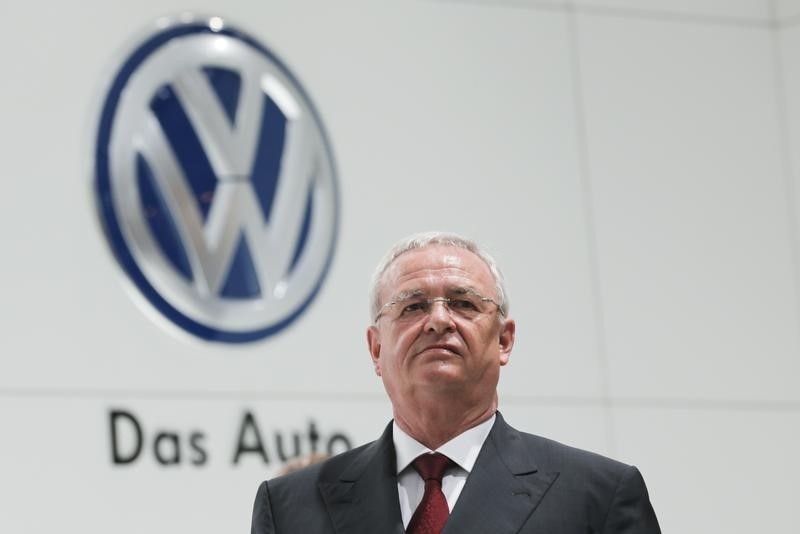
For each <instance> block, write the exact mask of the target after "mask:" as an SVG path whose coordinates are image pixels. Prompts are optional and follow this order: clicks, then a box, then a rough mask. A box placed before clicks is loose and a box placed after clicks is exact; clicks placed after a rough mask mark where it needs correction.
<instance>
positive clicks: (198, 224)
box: [94, 17, 338, 342]
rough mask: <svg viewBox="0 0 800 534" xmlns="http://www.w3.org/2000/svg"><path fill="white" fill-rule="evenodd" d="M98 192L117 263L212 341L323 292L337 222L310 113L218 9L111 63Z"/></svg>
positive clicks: (326, 164) (319, 133) (171, 315)
mask: <svg viewBox="0 0 800 534" xmlns="http://www.w3.org/2000/svg"><path fill="white" fill-rule="evenodd" d="M96 140H97V141H96V142H97V145H96V147H95V184H94V186H95V193H96V195H97V202H98V209H99V212H100V219H101V221H102V224H103V227H104V229H105V232H106V235H107V237H108V241H109V243H110V245H111V248H112V250H113V252H114V255H115V256H116V258H117V260H118V262H119V264H120V265H121V266H122V268H123V270H124V272H125V273H126V274H127V276H128V277H129V278H130V280H131V281H132V282H133V284H134V285H135V286H136V288H137V289H138V291H139V292H141V294H142V295H143V296H144V297H145V298H146V299H147V301H149V302H150V303H151V304H152V305H153V306H154V307H155V308H156V309H157V310H158V311H159V312H160V313H161V314H162V315H163V316H164V317H166V318H168V319H169V320H170V321H172V322H173V323H174V324H176V325H178V326H179V327H180V328H182V329H184V330H186V331H188V332H190V333H192V334H194V335H196V336H198V337H200V338H203V339H207V340H215V341H224V342H246V341H253V340H257V339H261V338H263V337H265V336H269V335H271V334H274V333H276V332H278V331H280V330H281V329H283V328H285V327H286V326H287V325H289V324H290V323H291V322H292V321H294V320H295V319H296V318H297V317H298V316H299V315H300V314H302V313H303V311H304V310H305V309H306V308H307V307H308V305H309V304H310V303H311V301H312V300H313V298H314V296H315V295H316V293H317V292H318V291H319V289H320V286H321V284H322V281H323V279H324V277H325V274H326V272H327V270H328V267H329V265H330V262H331V258H332V255H333V249H334V242H335V237H336V228H337V221H338V199H337V185H336V171H335V166H334V161H333V154H332V151H331V147H330V144H329V142H328V140H327V137H326V135H325V131H324V128H323V126H322V122H321V120H320V117H319V115H318V114H317V112H316V111H315V109H314V106H313V104H312V102H311V100H310V99H309V97H308V95H307V94H306V92H305V91H304V90H303V88H302V87H301V85H300V83H299V82H298V81H297V78H296V77H295V76H294V75H293V74H292V73H291V72H290V71H289V69H288V68H287V67H286V66H285V65H284V64H283V63H282V62H281V61H280V60H279V59H278V57H277V56H276V55H275V54H274V53H272V52H271V51H270V50H269V49H267V48H266V47H265V46H264V45H262V44H261V43H259V42H258V41H256V40H255V39H254V38H252V37H251V36H249V35H247V34H245V33H243V32H241V31H239V30H237V29H235V28H233V27H231V26H229V25H228V24H227V22H226V21H223V20H222V19H219V18H216V17H213V18H209V19H203V20H199V19H196V20H189V21H187V20H186V19H184V20H183V21H182V22H179V23H169V24H164V25H162V27H161V29H160V30H158V31H157V32H155V33H152V34H150V35H149V36H148V37H147V38H145V39H144V40H143V41H141V42H140V43H139V44H138V45H137V46H136V47H135V48H134V50H133V52H132V53H130V55H129V56H128V57H127V58H126V59H125V60H124V62H123V63H122V66H121V67H120V68H119V69H118V71H117V72H116V75H115V76H114V78H113V81H112V83H111V85H110V88H109V90H108V93H107V96H106V98H105V101H104V103H103V107H102V110H101V113H100V121H99V125H98V130H97V138H96Z"/></svg>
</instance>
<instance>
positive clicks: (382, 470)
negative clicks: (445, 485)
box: [319, 423, 403, 534]
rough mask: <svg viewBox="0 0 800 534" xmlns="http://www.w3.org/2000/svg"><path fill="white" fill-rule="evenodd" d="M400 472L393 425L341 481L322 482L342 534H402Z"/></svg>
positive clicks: (331, 512) (346, 471)
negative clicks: (398, 493)
mask: <svg viewBox="0 0 800 534" xmlns="http://www.w3.org/2000/svg"><path fill="white" fill-rule="evenodd" d="M396 471H397V465H396V461H395V454H394V445H393V444H392V426H391V423H390V424H389V426H387V428H386V430H385V431H384V433H383V435H382V436H381V437H380V439H378V441H375V442H374V443H372V444H371V445H370V446H368V447H367V448H365V449H364V450H363V451H362V452H361V453H360V454H359V455H358V456H357V457H356V458H355V460H353V462H352V463H351V464H350V465H349V466H347V467H346V468H345V469H344V470H343V471H342V473H341V474H340V475H339V477H338V480H336V481H332V482H320V483H319V489H320V492H321V493H322V496H323V499H324V500H325V505H326V506H327V508H328V514H329V515H330V517H331V521H332V522H333V525H334V529H335V530H336V532H337V533H338V534H348V533H356V532H381V533H387V534H395V533H397V534H402V532H403V522H402V519H401V516H400V500H399V497H398V496H397V474H396Z"/></svg>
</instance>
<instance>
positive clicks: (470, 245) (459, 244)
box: [369, 232, 509, 319]
mask: <svg viewBox="0 0 800 534" xmlns="http://www.w3.org/2000/svg"><path fill="white" fill-rule="evenodd" d="M434 245H443V246H446V247H456V248H463V249H465V250H468V251H470V252H472V253H473V254H475V255H476V256H478V257H479V258H480V259H482V260H483V262H484V263H485V264H486V266H487V267H489V271H490V272H491V273H492V278H494V285H495V292H496V293H497V295H496V298H497V304H498V306H499V307H500V312H501V313H502V314H503V315H504V316H508V307H509V304H508V297H507V295H506V286H505V280H504V279H503V273H501V272H500V268H499V267H498V266H497V262H496V261H494V258H493V257H492V256H491V255H490V254H489V253H488V252H486V251H485V250H483V249H482V248H481V247H480V246H479V245H478V244H477V243H476V242H474V241H472V240H471V239H467V238H465V237H461V236H460V235H458V234H450V233H446V232H423V233H420V234H414V235H410V236H408V237H406V238H404V239H401V240H400V241H398V242H397V243H396V244H395V245H394V246H393V247H392V248H391V249H389V252H387V253H386V255H385V256H384V257H383V259H382V260H381V261H380V263H378V267H377V268H376V269H375V273H374V274H373V275H372V283H371V284H370V288H369V301H370V308H371V310H370V311H371V314H370V319H374V318H375V317H376V316H377V315H378V312H379V311H380V307H381V304H380V302H378V298H379V296H380V290H381V286H382V285H383V276H384V274H385V273H386V270H387V269H388V268H389V266H390V265H391V264H392V263H394V260H396V259H397V258H398V257H399V256H402V255H403V254H405V253H406V252H408V251H410V250H417V249H422V248H427V247H430V246H434Z"/></svg>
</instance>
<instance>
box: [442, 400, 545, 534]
mask: <svg viewBox="0 0 800 534" xmlns="http://www.w3.org/2000/svg"><path fill="white" fill-rule="evenodd" d="M556 478H558V473H542V472H540V471H539V470H538V468H537V467H536V464H535V463H534V461H533V458H532V455H531V451H529V450H527V449H526V448H525V446H524V445H523V443H522V439H521V436H520V434H519V432H517V431H516V430H514V429H513V428H511V427H510V426H509V425H508V424H507V423H506V422H505V421H504V420H503V418H502V416H501V415H500V413H499V412H498V413H497V420H496V421H495V424H494V427H493V428H492V430H491V432H490V433H489V436H488V437H487V438H486V442H485V443H484V444H483V448H482V449H481V452H480V454H479V455H478V459H477V460H476V462H475V466H474V467H473V469H472V472H471V473H470V474H469V477H468V478H467V483H466V484H465V486H464V489H463V490H462V492H461V495H460V496H459V498H458V501H457V502H456V506H455V508H454V509H453V511H452V513H451V514H450V519H449V520H448V522H447V525H446V526H445V528H444V530H443V534H455V533H463V532H492V533H493V534H505V533H515V532H519V530H520V528H521V527H522V525H523V523H524V522H525V520H526V519H527V518H528V517H529V516H530V515H531V513H533V511H534V510H535V509H536V507H537V506H538V505H539V502H540V501H541V500H542V498H543V497H544V495H545V493H547V490H548V489H549V488H550V485H551V484H552V483H553V481H555V479H556Z"/></svg>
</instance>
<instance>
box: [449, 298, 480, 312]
mask: <svg viewBox="0 0 800 534" xmlns="http://www.w3.org/2000/svg"><path fill="white" fill-rule="evenodd" d="M450 307H451V308H452V309H454V310H459V311H477V309H478V306H477V305H476V304H475V303H474V302H472V301H471V300H469V299H465V298H460V299H450Z"/></svg>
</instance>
